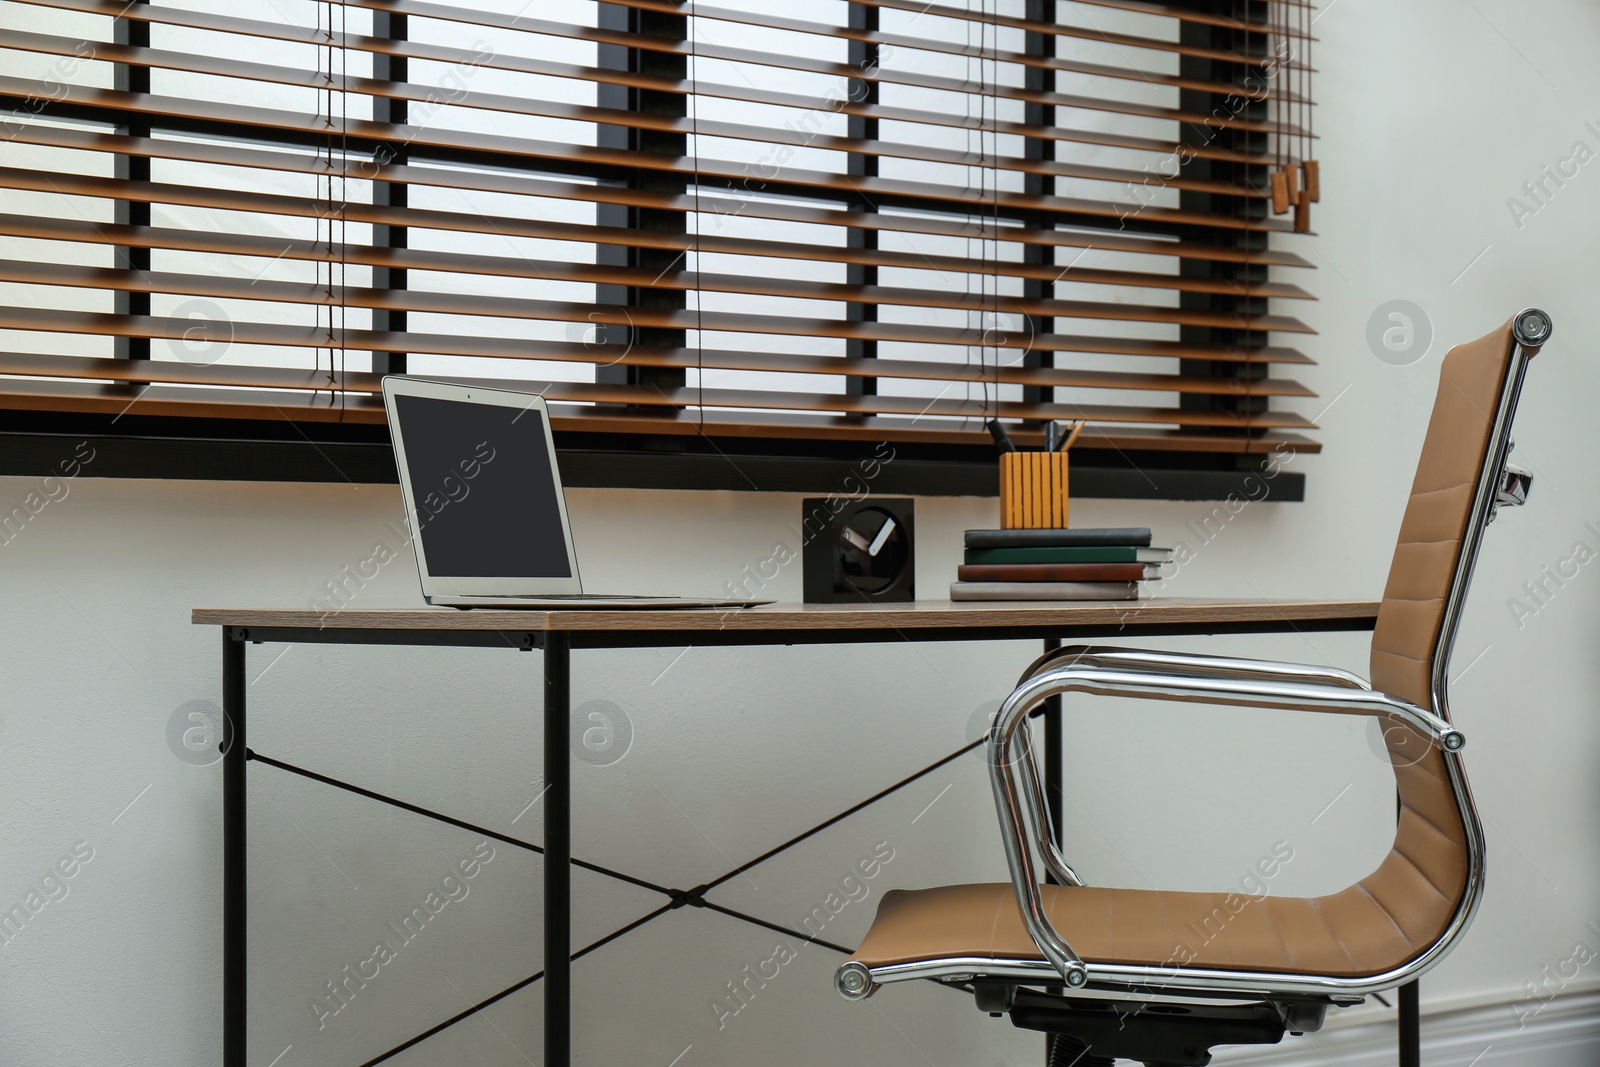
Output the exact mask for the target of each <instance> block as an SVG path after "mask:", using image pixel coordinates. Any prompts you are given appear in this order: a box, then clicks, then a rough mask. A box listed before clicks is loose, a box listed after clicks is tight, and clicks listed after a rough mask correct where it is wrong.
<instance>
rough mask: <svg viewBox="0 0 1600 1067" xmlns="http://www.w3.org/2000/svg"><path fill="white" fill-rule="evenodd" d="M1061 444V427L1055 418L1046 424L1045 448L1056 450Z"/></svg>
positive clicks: (1050, 450) (1046, 449) (1049, 450)
mask: <svg viewBox="0 0 1600 1067" xmlns="http://www.w3.org/2000/svg"><path fill="white" fill-rule="evenodd" d="M1060 445H1061V427H1059V426H1057V425H1056V422H1055V420H1054V419H1051V420H1050V421H1049V422H1047V423H1045V424H1044V450H1045V451H1046V452H1054V451H1055V450H1056V449H1057V448H1058V447H1060Z"/></svg>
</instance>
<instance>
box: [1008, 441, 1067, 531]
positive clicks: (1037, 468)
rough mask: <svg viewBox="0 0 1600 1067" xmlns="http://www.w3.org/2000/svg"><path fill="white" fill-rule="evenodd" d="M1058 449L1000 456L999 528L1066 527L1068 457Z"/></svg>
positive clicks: (1043, 528)
mask: <svg viewBox="0 0 1600 1067" xmlns="http://www.w3.org/2000/svg"><path fill="white" fill-rule="evenodd" d="M1068 455H1069V453H1068V452H1066V451H1061V452H1004V453H1001V455H1000V528H1001V529H1002V530H1048V529H1062V530H1064V529H1066V526H1067V456H1068Z"/></svg>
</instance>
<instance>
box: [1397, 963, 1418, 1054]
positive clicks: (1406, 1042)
mask: <svg viewBox="0 0 1600 1067" xmlns="http://www.w3.org/2000/svg"><path fill="white" fill-rule="evenodd" d="M1400 1067H1422V1008H1421V1006H1420V1004H1419V1003H1418V1000H1417V983H1416V982H1407V983H1406V984H1405V985H1403V986H1401V987H1400Z"/></svg>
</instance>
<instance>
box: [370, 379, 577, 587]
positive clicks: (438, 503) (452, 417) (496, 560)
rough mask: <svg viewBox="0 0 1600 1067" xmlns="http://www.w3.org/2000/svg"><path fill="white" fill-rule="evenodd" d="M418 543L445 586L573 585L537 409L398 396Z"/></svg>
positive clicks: (397, 409) (550, 460)
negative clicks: (544, 581)
mask: <svg viewBox="0 0 1600 1067" xmlns="http://www.w3.org/2000/svg"><path fill="white" fill-rule="evenodd" d="M394 403H395V417H396V418H397V419H398V420H399V422H400V434H401V440H402V442H403V444H404V447H405V452H406V469H407V471H408V473H409V474H410V478H411V498H412V500H414V501H415V502H416V510H417V526H418V527H419V529H418V530H416V531H415V535H416V536H417V537H419V538H420V539H421V540H422V547H423V551H424V553H425V554H426V556H427V563H428V572H429V573H430V574H432V575H434V576H435V577H441V578H571V577H572V576H573V574H572V561H571V560H570V559H568V558H567V544H566V536H565V534H564V532H563V530H562V528H561V507H560V503H559V501H558V499H557V496H556V494H557V493H559V492H560V490H559V489H558V488H557V485H556V474H555V470H554V469H553V463H554V457H553V456H552V455H551V453H550V449H549V448H548V447H547V445H546V442H545V431H544V416H543V415H542V414H540V413H539V412H538V411H535V410H533V409H531V408H529V409H524V408H515V407H503V406H501V405H498V404H473V403H470V402H465V401H458V400H439V399H436V398H434V397H423V396H406V395H403V394H402V395H396V396H395V397H394Z"/></svg>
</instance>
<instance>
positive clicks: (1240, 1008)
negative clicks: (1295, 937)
mask: <svg viewBox="0 0 1600 1067" xmlns="http://www.w3.org/2000/svg"><path fill="white" fill-rule="evenodd" d="M974 992H975V999H976V1000H977V1003H978V1007H979V1008H980V1009H982V1010H984V1011H987V1012H989V1013H990V1014H992V1015H998V1014H1002V1013H1003V1014H1007V1015H1009V1016H1010V1017H1011V1024H1012V1025H1013V1026H1016V1027H1019V1028H1021V1029H1024V1030H1039V1031H1042V1032H1043V1033H1047V1034H1051V1035H1056V1036H1057V1038H1058V1039H1057V1040H1055V1041H1052V1043H1051V1055H1052V1056H1053V1057H1054V1056H1055V1055H1057V1052H1058V1049H1059V1051H1060V1052H1061V1053H1062V1054H1063V1055H1064V1056H1065V1058H1064V1059H1063V1061H1062V1062H1063V1063H1073V1064H1076V1065H1077V1067H1091V1065H1094V1067H1110V1065H1111V1064H1112V1063H1113V1062H1114V1061H1116V1060H1132V1061H1134V1062H1135V1063H1142V1064H1144V1065H1145V1067H1207V1065H1208V1064H1209V1063H1210V1062H1211V1049H1212V1047H1213V1046H1215V1045H1275V1044H1277V1043H1278V1042H1279V1041H1281V1040H1283V1035H1284V1034H1285V1033H1295V1034H1301V1033H1306V1032H1308V1031H1315V1030H1318V1029H1321V1027H1322V1021H1323V1019H1324V1017H1325V1016H1326V1014H1327V1009H1328V1007H1329V1004H1330V1002H1329V1001H1325V1000H1315V999H1301V1000H1292V1001H1256V1002H1250V1003H1241V1004H1204V1003H1196V1004H1183V1003H1173V1002H1154V1001H1138V1000H1113V999H1099V998H1089V997H1070V996H1061V995H1058V994H1054V993H1045V992H1041V991H1038V990H1033V989H1022V988H1018V987H1016V986H1003V985H1000V984H999V983H988V982H979V983H975V988H974ZM1051 1062H1052V1064H1053V1063H1054V1060H1053V1059H1052V1061H1051Z"/></svg>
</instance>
